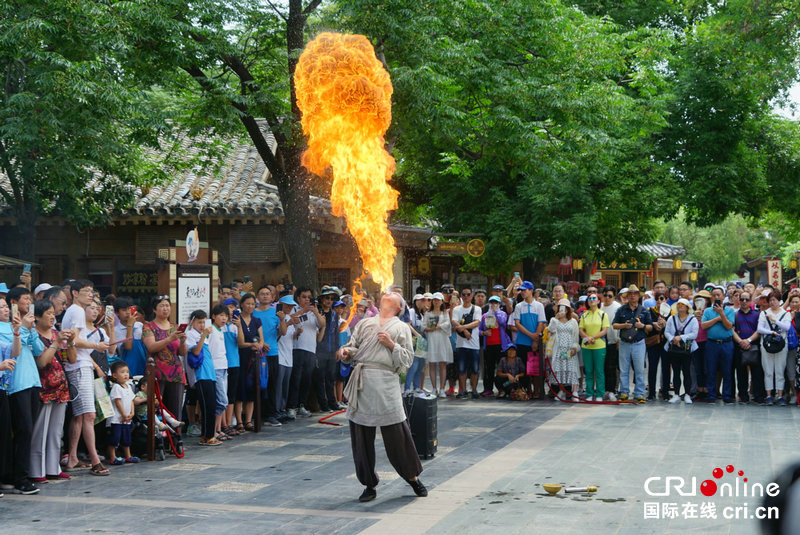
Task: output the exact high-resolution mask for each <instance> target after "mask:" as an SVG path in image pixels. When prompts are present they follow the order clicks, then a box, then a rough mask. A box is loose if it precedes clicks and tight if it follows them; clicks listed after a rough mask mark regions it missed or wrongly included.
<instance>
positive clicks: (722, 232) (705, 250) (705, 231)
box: [659, 211, 800, 281]
mask: <svg viewBox="0 0 800 535" xmlns="http://www.w3.org/2000/svg"><path fill="white" fill-rule="evenodd" d="M660 227H661V234H660V236H659V239H660V240H661V241H665V242H668V243H671V244H674V245H680V246H682V247H683V248H684V249H686V255H685V259H687V260H693V261H701V262H703V263H704V264H705V266H704V267H703V269H702V270H701V271H700V273H699V274H700V277H701V278H705V279H708V280H712V281H721V280H729V279H731V278H732V277H733V276H734V274H735V273H736V272H738V271H739V270H740V268H741V265H742V262H745V261H747V260H754V259H757V258H761V257H764V256H768V257H773V258H782V259H783V261H784V265H785V267H787V268H788V264H789V260H790V258H791V257H792V256H793V254H794V253H795V252H796V251H800V240H798V238H797V235H796V234H795V233H794V231H793V229H792V227H791V226H787V225H782V224H781V223H779V222H778V221H776V220H775V215H774V214H773V215H772V216H770V217H765V218H763V219H761V220H748V219H746V218H744V217H742V216H740V215H732V216H729V217H727V218H725V219H724V220H723V221H721V222H719V223H716V224H714V225H710V226H705V227H700V226H698V225H696V224H694V223H691V222H689V221H687V217H686V215H685V214H684V213H683V212H682V211H681V212H680V213H679V214H678V215H677V216H676V217H675V218H672V219H670V220H669V221H666V222H662V223H661V225H660Z"/></svg>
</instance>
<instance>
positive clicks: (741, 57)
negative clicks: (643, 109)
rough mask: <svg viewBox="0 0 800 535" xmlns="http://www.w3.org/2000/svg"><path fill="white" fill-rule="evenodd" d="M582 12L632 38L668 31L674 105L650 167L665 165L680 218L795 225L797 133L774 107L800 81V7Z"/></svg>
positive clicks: (669, 5) (600, 2)
mask: <svg viewBox="0 0 800 535" xmlns="http://www.w3.org/2000/svg"><path fill="white" fill-rule="evenodd" d="M579 5H580V6H581V8H582V9H585V10H586V11H587V12H590V13H593V14H596V15H606V16H610V17H611V18H613V19H614V20H615V21H616V22H618V23H620V24H622V25H624V26H626V27H627V28H630V29H632V30H634V29H636V28H643V27H663V28H668V29H669V30H670V31H671V32H673V35H674V36H675V39H674V41H673V44H672V46H671V52H672V53H671V55H670V57H669V63H668V64H667V65H666V67H667V69H666V72H667V75H668V78H669V81H670V85H671V87H672V92H673V93H674V95H675V98H674V99H673V100H671V102H670V107H669V126H668V128H666V129H665V130H664V131H663V133H661V134H660V136H659V138H660V140H659V143H658V150H657V151H656V152H654V157H655V158H656V159H658V160H660V161H664V162H666V163H668V164H669V165H670V166H671V168H672V171H673V175H674V176H675V178H676V185H677V186H678V189H676V191H675V193H674V194H676V195H680V196H681V197H682V203H683V204H684V206H685V208H686V215H687V217H688V218H689V220H691V221H695V222H698V223H701V224H704V225H711V224H715V223H719V222H721V221H722V220H724V219H725V218H726V217H727V216H728V215H730V214H743V215H745V216H746V217H749V218H756V219H758V218H759V217H760V216H761V215H762V213H763V212H764V211H765V210H778V211H782V212H784V213H786V214H787V215H789V214H791V215H794V206H796V204H795V203H793V202H792V201H794V200H796V199H797V194H796V192H797V191H798V190H800V168H798V165H797V164H798V161H797V147H798V145H800V130H798V126H797V123H795V122H792V121H787V120H785V119H782V118H780V117H778V116H776V115H775V114H774V112H773V106H774V105H775V103H776V102H780V101H781V100H782V99H784V98H785V97H786V94H787V90H788V89H789V87H790V86H791V85H792V84H793V83H794V82H795V80H797V77H798V62H797V60H798V57H800V3H798V2H797V1H796V0H790V1H785V2H772V1H757V2H754V1H752V0H730V1H726V2H709V1H706V0H703V1H699V2H698V1H694V0H692V1H689V0H684V1H683V2H665V1H664V0H648V1H645V2H640V1H637V2H629V1H624V2H607V1H605V0H594V1H593V0H583V1H581V2H579Z"/></svg>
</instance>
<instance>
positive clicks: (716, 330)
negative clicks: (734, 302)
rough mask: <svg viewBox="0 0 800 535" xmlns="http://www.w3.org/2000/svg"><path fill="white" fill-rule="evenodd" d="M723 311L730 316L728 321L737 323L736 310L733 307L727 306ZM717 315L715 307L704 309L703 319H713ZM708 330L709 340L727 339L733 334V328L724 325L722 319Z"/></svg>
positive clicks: (726, 315) (727, 316)
mask: <svg viewBox="0 0 800 535" xmlns="http://www.w3.org/2000/svg"><path fill="white" fill-rule="evenodd" d="M723 312H724V313H725V317H726V318H728V321H730V322H731V323H736V311H734V310H733V307H725V308H724V309H723ZM716 317H717V313H716V312H715V311H714V309H713V308H707V309H705V310H704V311H703V320H702V321H708V320H712V319H714V318H716ZM706 332H707V333H708V339H709V340H725V339H728V338H730V337H732V336H733V329H726V328H725V326H724V325H722V321H718V322H717V323H715V324H714V325H712V326H711V328H710V329H708V330H707V331H706Z"/></svg>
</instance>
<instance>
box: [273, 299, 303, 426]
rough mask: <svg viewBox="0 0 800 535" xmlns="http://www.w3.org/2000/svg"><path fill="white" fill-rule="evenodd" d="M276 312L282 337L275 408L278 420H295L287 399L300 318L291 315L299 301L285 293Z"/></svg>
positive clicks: (279, 346)
mask: <svg viewBox="0 0 800 535" xmlns="http://www.w3.org/2000/svg"><path fill="white" fill-rule="evenodd" d="M278 306H279V307H281V308H280V309H279V310H277V312H276V314H277V316H278V318H279V319H280V324H279V326H280V337H279V338H278V381H277V384H276V388H275V408H276V410H277V411H278V420H279V421H281V422H286V421H289V420H294V416H289V415H288V414H287V413H286V400H287V398H288V397H289V382H290V381H289V379H290V378H291V377H292V362H293V357H292V354H293V351H294V339H295V337H296V334H297V332H296V330H295V325H296V324H297V323H299V322H300V320H299V319H298V318H297V317H296V316H293V315H291V314H292V310H293V309H294V307H296V306H297V302H296V301H295V300H294V298H293V297H292V296H291V295H284V296H283V297H281V298H280V300H279V301H278Z"/></svg>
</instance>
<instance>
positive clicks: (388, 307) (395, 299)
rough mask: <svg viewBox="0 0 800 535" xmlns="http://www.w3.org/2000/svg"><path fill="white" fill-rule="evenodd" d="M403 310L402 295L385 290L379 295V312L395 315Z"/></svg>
mask: <svg viewBox="0 0 800 535" xmlns="http://www.w3.org/2000/svg"><path fill="white" fill-rule="evenodd" d="M402 310H403V297H402V296H401V295H400V294H398V293H396V292H387V293H385V294H383V297H381V312H383V313H384V314H385V315H387V316H388V315H392V316H397V315H399V314H400V312H401V311H402Z"/></svg>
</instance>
